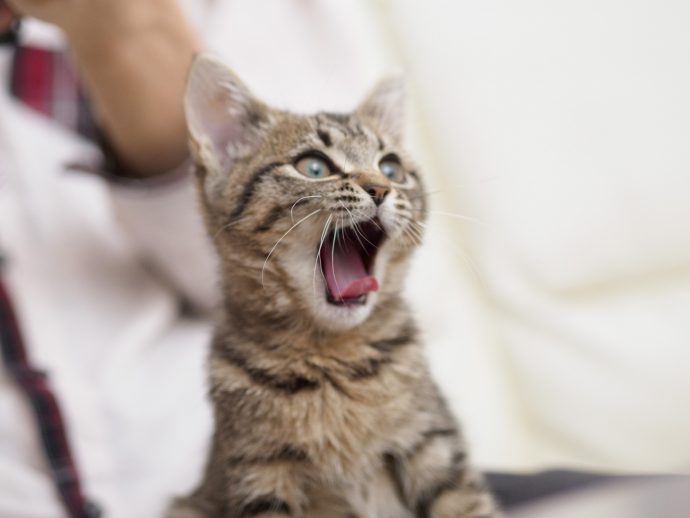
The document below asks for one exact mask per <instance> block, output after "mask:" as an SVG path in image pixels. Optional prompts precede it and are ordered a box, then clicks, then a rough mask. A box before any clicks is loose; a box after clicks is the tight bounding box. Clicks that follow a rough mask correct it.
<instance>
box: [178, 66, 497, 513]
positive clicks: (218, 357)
mask: <svg viewBox="0 0 690 518" xmlns="http://www.w3.org/2000/svg"><path fill="white" fill-rule="evenodd" d="M198 59H204V58H198ZM215 65H216V66H218V64H217V63H215ZM202 66H204V64H203V63H202V64H201V65H199V64H198V63H197V65H195V67H196V68H199V67H202ZM195 73H199V72H198V71H197V72H193V73H192V74H193V75H194V74H195ZM223 74H225V76H224V78H223V81H225V82H226V83H225V84H224V87H225V88H226V89H227V91H226V94H227V92H230V94H227V95H228V96H229V98H230V100H229V101H227V102H230V103H235V104H236V105H239V107H238V106H234V107H233V106H230V107H228V108H227V109H228V111H229V112H232V113H234V114H235V116H236V117H238V118H239V119H240V121H241V124H242V125H243V132H244V133H246V134H250V136H251V134H252V133H253V134H254V135H255V138H254V140H253V141H251V140H252V139H251V138H250V137H248V138H247V139H245V141H243V142H241V143H240V145H234V147H233V143H232V142H231V143H229V145H228V146H227V147H226V148H224V149H223V152H224V153H226V154H227V155H226V156H225V157H221V158H218V157H215V158H214V157H213V156H212V150H210V148H208V143H206V144H205V143H204V142H202V139H201V138H200V136H199V134H198V132H197V133H196V134H195V132H194V129H192V146H193V150H194V151H195V156H196V165H197V181H198V187H199V193H200V199H201V205H202V209H203V213H204V217H205V221H206V225H207V228H208V231H209V233H210V235H211V236H212V237H213V238H214V242H215V245H216V247H217V251H218V255H219V257H220V260H221V278H222V290H223V305H222V311H221V312H220V315H219V320H218V323H217V326H216V330H215V337H214V339H213V344H212V350H211V354H210V363H209V372H210V394H211V398H212V401H213V405H214V409H215V422H216V428H215V434H214V437H213V444H212V448H211V452H210V456H209V461H208V465H207V468H206V472H205V475H204V479H203V481H202V483H201V485H200V486H199V487H198V489H197V490H196V491H195V492H194V493H193V494H192V495H190V496H189V497H187V498H184V499H178V500H177V501H176V502H175V503H174V504H173V507H172V508H171V509H170V510H169V511H168V513H169V514H168V516H169V517H170V518H173V517H177V518H181V517H207V518H211V517H213V518H216V517H224V518H230V517H233V518H234V517H237V518H240V517H249V516H252V517H254V516H261V517H266V518H267V517H285V516H293V517H300V518H302V517H305V518H306V517H318V518H338V517H343V518H354V517H360V518H369V517H371V518H405V517H413V516H414V517H419V518H423V517H438V518H442V517H443V518H451V517H453V518H459V517H473V518H479V517H496V516H499V511H498V510H497V507H496V505H495V503H494V501H493V499H492V497H491V495H490V494H489V493H488V491H487V490H486V488H485V486H484V484H483V481H482V478H481V476H480V475H479V474H478V473H477V472H476V471H474V470H473V469H472V468H471V467H470V466H469V465H468V462H467V455H466V449H465V443H464V442H463V439H462V437H461V434H460V431H459V429H458V426H457V423H456V421H455V420H454V419H453V417H452V416H451V414H450V412H449V410H448V408H447V406H446V404H445V403H444V401H443V398H442V397H441V395H440V394H439V391H438V389H437V388H436V386H435V384H434V382H433V381H432V379H431V376H430V373H429V369H428V367H427V362H426V360H425V358H424V355H423V351H422V344H421V342H420V336H419V333H418V331H417V328H416V326H415V324H414V318H413V315H412V314H411V312H410V310H409V308H408V307H407V305H406V304H405V302H404V301H403V300H402V298H401V295H400V293H401V288H402V283H403V280H404V277H405V271H406V269H407V263H408V260H409V258H410V255H411V253H412V251H413V250H414V248H415V247H416V245H417V244H418V241H417V234H418V230H412V228H413V227H416V224H415V222H417V223H421V221H423V218H424V214H425V199H424V189H423V186H422V183H421V180H420V179H419V177H418V176H417V174H416V173H415V169H414V166H413V165H412V162H411V161H410V159H409V158H408V157H407V156H406V154H405V153H404V151H403V150H402V149H401V147H400V139H399V133H398V132H397V130H399V128H397V129H396V128H391V127H386V123H387V122H386V120H384V119H381V118H380V117H379V115H381V116H383V115H385V113H384V112H380V111H377V110H376V109H375V105H370V106H369V108H372V106H373V107H374V109H367V103H366V102H365V103H364V104H363V106H362V107H361V109H360V110H358V111H357V112H355V113H353V114H348V115H334V114H326V113H321V114H318V115H314V116H303V115H295V114H291V113H287V112H282V111H276V110H272V109H269V108H267V107H265V106H264V105H263V104H261V103H260V102H259V101H256V100H254V99H253V98H251V97H250V96H249V94H248V91H247V90H246V89H245V87H244V86H242V84H241V83H240V82H239V80H237V79H236V78H235V77H234V76H233V75H232V74H231V72H229V71H224V72H223ZM190 88H194V87H192V86H190ZM211 97H213V96H211ZM212 101H213V102H216V101H217V102H220V101H219V100H218V99H215V98H214V99H212ZM223 102H226V101H223ZM372 102H373V101H372ZM372 102H370V104H372ZM189 109H190V108H189V107H188V110H189ZM192 109H193V108H192ZM224 109H225V108H224ZM388 123H390V121H388ZM205 145H206V146H207V147H206V148H204V146H205ZM304 149H311V150H318V151H319V152H321V153H323V154H324V155H326V156H328V157H330V158H331V160H332V161H333V162H334V163H335V164H337V165H338V167H339V169H340V170H341V171H342V173H341V174H339V175H335V178H331V179H329V180H328V181H325V180H324V181H322V180H317V181H315V180H312V179H309V178H306V177H301V175H299V174H298V173H296V171H295V169H294V167H293V164H294V157H295V156H296V152H297V151H301V150H304ZM388 153H396V154H397V155H398V156H400V157H401V163H402V165H403V167H404V169H405V170H406V171H407V175H408V177H409V180H410V181H409V182H408V183H407V184H406V185H404V186H403V185H400V184H393V183H392V182H390V181H389V180H388V179H387V178H386V177H384V176H383V175H382V174H381V173H380V172H379V171H378V169H377V164H378V160H380V158H381V156H383V155H385V154H388ZM227 157H230V159H231V160H230V162H224V161H223V160H224V159H225V158H227ZM228 163H230V164H231V165H230V166H228ZM228 167H229V170H228ZM371 182H376V183H377V184H382V185H385V186H386V187H387V188H388V189H390V193H389V194H388V197H389V198H391V200H392V201H391V202H390V203H389V204H388V207H389V208H390V214H391V215H392V216H391V217H390V218H389V219H388V222H389V223H388V228H387V229H386V230H387V233H388V235H389V237H388V239H387V240H386V241H385V243H384V245H383V247H382V251H381V252H379V258H378V259H377V261H379V262H381V263H382V264H383V266H384V267H385V273H384V272H382V274H381V289H380V291H379V293H378V294H377V295H376V296H374V297H370V298H373V299H374V300H370V301H369V302H368V303H367V307H366V308H360V309H359V310H358V311H361V313H360V314H359V316H358V317H347V316H344V317H343V321H342V322H335V323H334V322H329V319H335V320H337V319H338V318H339V317H338V315H339V314H340V313H339V312H341V313H343V315H344V314H345V312H346V311H347V310H346V309H342V308H335V307H326V306H327V304H326V302H325V299H324V297H323V295H322V293H321V292H322V291H323V290H324V287H323V281H322V280H321V272H320V271H319V269H318V266H317V270H316V276H315V278H312V269H313V267H314V266H315V260H316V251H317V247H318V246H319V243H320V242H321V240H322V238H323V236H324V235H325V232H326V231H327V230H328V229H326V230H324V228H325V227H326V222H327V220H328V217H329V216H330V215H331V214H333V215H334V216H333V218H331V223H334V222H338V223H339V224H340V226H341V227H342V226H346V225H351V224H353V222H355V221H360V220H362V219H365V217H366V216H365V215H366V214H371V210H372V206H373V203H372V200H371V198H370V196H369V194H367V192H366V190H365V188H364V187H365V186H367V185H370V184H371ZM307 196H319V197H310V198H305V197H307ZM317 209H320V211H319V212H316V213H315V214H313V215H311V216H308V215H309V214H310V213H312V212H313V211H316V210H317ZM367 211H369V212H367ZM305 217H306V219H304V220H303V221H302V222H301V223H299V224H298V225H296V226H294V225H295V223H296V222H299V221H300V220H302V219H303V218H305ZM293 226H294V228H292V227H293ZM291 228H292V230H290V229H291ZM418 228H421V227H418ZM406 229H409V230H406ZM330 230H333V226H332V225H331V226H330ZM288 231H289V232H288ZM286 232H287V234H286ZM412 232H414V234H413V233H412ZM281 238H282V240H281ZM279 240H280V241H279ZM278 241H279V243H278V245H276V243H277V242H278ZM383 249H385V251H384V250H383ZM271 252H272V253H271ZM269 254H270V257H269V260H268V261H267V256H268V255H269ZM305 265H306V266H305ZM264 266H265V268H264ZM300 268H302V269H303V270H304V272H308V273H307V274H305V273H304V272H302V273H301V274H298V273H296V272H297V271H298V270H300ZM262 270H263V272H262ZM305 279H307V281H306V282H305ZM370 295H371V294H370ZM324 308H325V309H324ZM362 315H364V316H362ZM348 318H350V319H349V320H348Z"/></svg>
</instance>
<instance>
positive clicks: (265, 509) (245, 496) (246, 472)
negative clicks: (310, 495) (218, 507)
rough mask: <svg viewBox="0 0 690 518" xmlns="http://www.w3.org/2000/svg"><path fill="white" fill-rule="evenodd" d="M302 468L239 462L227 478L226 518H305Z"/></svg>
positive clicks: (284, 463)
mask: <svg viewBox="0 0 690 518" xmlns="http://www.w3.org/2000/svg"><path fill="white" fill-rule="evenodd" d="M300 471H301V469H300V468H299V467H298V466H296V465H295V463H294V462H290V460H284V461H275V462H267V463H253V462H247V463H242V462H240V463H237V462H235V463H234V465H233V466H232V467H231V468H230V469H229V471H228V473H227V475H228V476H227V478H226V486H225V488H226V495H227V500H226V501H227V515H226V518H248V517H252V518H259V517H260V518H286V517H291V518H302V517H304V516H305V514H306V507H307V501H306V496H305V493H304V484H303V480H302V479H303V475H302V474H301V472H300Z"/></svg>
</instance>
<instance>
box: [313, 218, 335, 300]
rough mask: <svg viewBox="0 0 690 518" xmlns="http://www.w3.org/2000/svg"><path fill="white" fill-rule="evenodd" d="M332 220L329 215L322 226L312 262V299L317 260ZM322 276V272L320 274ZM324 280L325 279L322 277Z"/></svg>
mask: <svg viewBox="0 0 690 518" xmlns="http://www.w3.org/2000/svg"><path fill="white" fill-rule="evenodd" d="M332 220H333V214H329V216H328V219H327V220H326V223H324V225H323V232H321V241H320V242H319V248H318V249H317V250H316V260H315V261H314V274H313V275H312V287H313V291H314V298H316V266H317V265H318V264H319V259H320V258H321V248H322V247H323V243H324V241H325V240H326V236H327V235H328V229H329V228H330V227H331V221H332ZM321 275H323V271H322V272H321ZM324 280H325V277H324Z"/></svg>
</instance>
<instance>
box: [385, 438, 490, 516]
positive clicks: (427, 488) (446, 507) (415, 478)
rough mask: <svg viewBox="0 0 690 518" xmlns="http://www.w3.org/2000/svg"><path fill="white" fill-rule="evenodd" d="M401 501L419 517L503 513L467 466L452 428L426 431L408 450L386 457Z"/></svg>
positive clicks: (460, 444)
mask: <svg viewBox="0 0 690 518" xmlns="http://www.w3.org/2000/svg"><path fill="white" fill-rule="evenodd" d="M386 462H387V464H388V468H389V472H390V474H391V476H392V477H393V480H394V482H395V483H396V485H397V486H398V489H399V493H400V496H401V498H402V499H403V501H405V503H406V504H407V505H408V506H409V508H410V510H411V511H413V512H414V513H415V516H417V517H419V518H500V517H502V516H503V514H502V513H501V511H500V509H499V507H498V505H497V503H496V501H495V500H494V498H493V496H492V495H491V493H490V491H489V490H488V488H487V487H486V485H485V483H484V480H483V478H482V476H481V475H480V474H479V473H478V472H477V471H475V470H474V469H473V468H472V467H471V466H469V465H468V463H467V459H466V453H465V445H464V443H463V442H462V440H461V439H460V436H459V434H458V432H457V431H456V429H455V428H453V427H448V428H437V429H430V430H427V431H426V432H425V433H424V434H422V436H421V437H420V438H419V441H418V442H417V443H415V444H414V445H413V446H412V447H411V448H410V449H409V450H407V451H405V452H403V453H397V454H391V455H388V456H387V458H386Z"/></svg>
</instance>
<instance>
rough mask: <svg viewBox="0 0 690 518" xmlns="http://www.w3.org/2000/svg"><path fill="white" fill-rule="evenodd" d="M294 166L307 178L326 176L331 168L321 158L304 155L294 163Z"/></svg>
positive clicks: (329, 173) (329, 174)
mask: <svg viewBox="0 0 690 518" xmlns="http://www.w3.org/2000/svg"><path fill="white" fill-rule="evenodd" d="M295 168H296V169H297V170H298V171H299V172H300V173H302V174H303V175H304V176H307V177H309V178H326V177H328V176H331V168H330V167H329V166H328V164H327V163H326V161H325V160H324V159H322V158H319V157H315V156H306V157H304V158H301V159H299V160H298V161H297V163H296V164H295Z"/></svg>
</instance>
